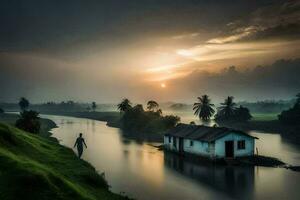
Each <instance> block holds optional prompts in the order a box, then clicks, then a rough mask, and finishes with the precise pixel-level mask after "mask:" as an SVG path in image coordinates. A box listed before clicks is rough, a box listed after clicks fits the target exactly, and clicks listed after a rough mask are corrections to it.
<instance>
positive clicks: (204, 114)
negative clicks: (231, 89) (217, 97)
mask: <svg viewBox="0 0 300 200" xmlns="http://www.w3.org/2000/svg"><path fill="white" fill-rule="evenodd" d="M197 100H198V101H197V102H196V103H194V105H193V110H194V114H195V115H196V116H198V117H199V118H200V119H202V120H204V121H208V120H210V119H211V118H212V117H213V116H214V115H215V113H216V111H215V109H214V107H215V105H214V104H213V103H211V99H210V98H209V96H208V95H206V94H205V95H203V96H201V97H198V98H197ZM233 100H234V97H233V96H228V97H227V98H226V99H225V100H224V102H223V103H221V106H219V107H218V108H217V113H216V115H215V120H216V121H219V122H224V121H227V122H228V121H248V120H250V119H251V118H252V116H251V114H250V111H249V109H248V108H246V107H244V106H239V107H238V106H237V104H236V103H235V102H234V101H233Z"/></svg>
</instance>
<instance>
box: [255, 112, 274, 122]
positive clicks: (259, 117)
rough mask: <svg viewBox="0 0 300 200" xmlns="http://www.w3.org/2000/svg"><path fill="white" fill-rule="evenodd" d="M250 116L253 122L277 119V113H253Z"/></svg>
mask: <svg viewBox="0 0 300 200" xmlns="http://www.w3.org/2000/svg"><path fill="white" fill-rule="evenodd" d="M251 115H252V117H253V118H252V120H253V121H272V120H277V119H278V118H277V115H279V113H253V114H251Z"/></svg>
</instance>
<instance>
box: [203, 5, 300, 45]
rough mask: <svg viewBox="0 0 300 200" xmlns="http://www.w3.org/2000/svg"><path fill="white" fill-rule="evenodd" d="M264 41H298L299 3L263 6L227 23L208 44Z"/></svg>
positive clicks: (299, 25)
mask: <svg viewBox="0 0 300 200" xmlns="http://www.w3.org/2000/svg"><path fill="white" fill-rule="evenodd" d="M266 39H280V40H283V39H288V40H291V39H300V1H299V0H296V1H294V0H290V1H286V2H283V3H282V2H279V3H274V4H269V5H265V6H262V7H259V8H257V9H256V10H255V11H253V12H252V13H250V14H248V15H244V16H242V17H241V18H239V19H236V20H234V21H232V22H229V23H228V24H227V25H226V27H224V28H223V30H222V32H221V33H220V35H219V37H217V38H213V39H211V40H210V41H209V42H210V43H229V42H237V41H251V40H266Z"/></svg>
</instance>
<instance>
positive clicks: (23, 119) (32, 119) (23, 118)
mask: <svg viewBox="0 0 300 200" xmlns="http://www.w3.org/2000/svg"><path fill="white" fill-rule="evenodd" d="M16 127H18V128H19V129H22V130H24V131H27V132H30V133H39V131H40V127H41V124H40V118H39V113H38V112H35V111H33V110H30V111H26V110H24V111H23V112H21V113H20V118H19V119H18V120H17V121H16Z"/></svg>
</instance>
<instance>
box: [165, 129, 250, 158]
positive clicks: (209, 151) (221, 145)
mask: <svg viewBox="0 0 300 200" xmlns="http://www.w3.org/2000/svg"><path fill="white" fill-rule="evenodd" d="M230 140H233V141H234V157H242V156H251V155H253V154H254V148H255V140H254V138H251V137H248V136H245V135H240V134H236V133H230V134H227V135H226V136H224V137H222V138H219V139H217V140H216V141H215V142H212V143H208V142H202V141H196V140H193V146H191V145H190V141H191V140H190V139H184V140H183V150H184V152H188V153H192V154H196V155H201V156H206V157H215V158H224V157H225V142H226V141H230ZM239 140H245V149H238V144H237V143H238V141H239ZM174 141H175V140H174V137H173V136H171V141H170V142H169V136H164V146H165V148H166V149H168V150H171V151H176V152H178V151H179V138H177V139H176V146H174Z"/></svg>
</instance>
